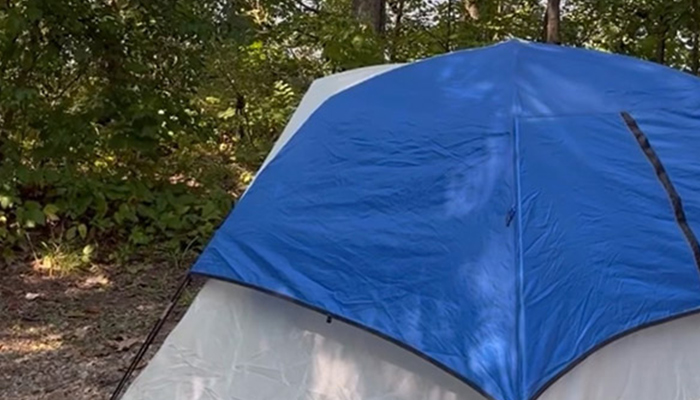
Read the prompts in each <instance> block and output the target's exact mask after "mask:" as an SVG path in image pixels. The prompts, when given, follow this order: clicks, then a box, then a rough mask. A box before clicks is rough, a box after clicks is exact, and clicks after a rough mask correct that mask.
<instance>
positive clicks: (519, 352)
mask: <svg viewBox="0 0 700 400" xmlns="http://www.w3.org/2000/svg"><path fill="white" fill-rule="evenodd" d="M519 50H520V46H518V47H516V49H515V52H514V57H513V73H512V77H513V104H512V109H511V111H512V119H513V128H512V129H513V147H514V149H513V150H514V156H515V157H514V164H515V165H514V172H515V212H516V225H515V227H516V232H515V248H516V266H517V276H516V285H515V290H516V293H515V301H516V315H515V318H516V322H515V333H516V335H517V338H516V374H517V376H516V379H517V383H516V390H518V393H517V396H518V400H523V399H525V398H526V397H527V396H526V393H525V392H526V389H525V372H524V369H525V357H524V351H523V348H524V345H525V338H524V329H523V323H524V309H523V308H524V307H523V303H522V301H523V251H522V248H523V239H522V238H523V219H522V193H521V181H520V131H519V125H518V116H519V114H520V112H521V106H520V102H519V96H518V53H519Z"/></svg>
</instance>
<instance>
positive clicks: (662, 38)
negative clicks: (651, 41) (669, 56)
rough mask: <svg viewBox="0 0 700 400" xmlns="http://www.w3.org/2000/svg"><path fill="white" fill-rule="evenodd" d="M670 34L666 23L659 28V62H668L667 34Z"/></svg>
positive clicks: (657, 52) (657, 54)
mask: <svg viewBox="0 0 700 400" xmlns="http://www.w3.org/2000/svg"><path fill="white" fill-rule="evenodd" d="M667 35H668V28H667V27H666V25H665V23H664V24H663V25H662V27H661V29H659V34H658V36H659V39H658V42H656V56H655V58H656V62H657V63H659V64H666V36H667Z"/></svg>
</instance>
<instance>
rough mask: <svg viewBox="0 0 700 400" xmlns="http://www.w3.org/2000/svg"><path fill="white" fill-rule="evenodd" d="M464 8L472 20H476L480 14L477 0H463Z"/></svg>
mask: <svg viewBox="0 0 700 400" xmlns="http://www.w3.org/2000/svg"><path fill="white" fill-rule="evenodd" d="M464 9H465V10H466V11H467V14H468V15H469V17H470V18H471V19H473V20H474V21H477V20H478V19H479V17H480V16H481V15H480V13H479V2H478V1H477V0H464Z"/></svg>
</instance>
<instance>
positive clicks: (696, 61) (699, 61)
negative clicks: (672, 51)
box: [690, 0, 700, 75]
mask: <svg viewBox="0 0 700 400" xmlns="http://www.w3.org/2000/svg"><path fill="white" fill-rule="evenodd" d="M690 12H691V13H692V18H691V24H692V26H691V31H692V36H691V40H692V44H693V47H692V49H691V50H690V70H691V71H692V73H693V75H697V74H698V70H700V51H699V49H698V46H699V44H698V35H699V34H700V32H698V31H699V30H700V24H699V23H698V0H691V2H690Z"/></svg>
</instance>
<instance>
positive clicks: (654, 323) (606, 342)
mask: <svg viewBox="0 0 700 400" xmlns="http://www.w3.org/2000/svg"><path fill="white" fill-rule="evenodd" d="M697 314H700V308H698V309H694V310H690V311H686V312H683V313H680V314H675V315H671V316H668V317H666V318H661V319H659V320H656V321H651V322H647V323H646V324H643V325H639V326H637V327H634V328H631V329H628V330H626V331H623V332H620V333H618V334H617V335H614V336H611V337H610V338H608V339H606V340H604V341H602V342H600V343H598V344H597V345H595V346H593V347H591V349H590V350H588V351H587V352H585V353H583V354H582V355H580V356H579V357H578V358H576V359H575V360H573V361H571V362H570V363H569V364H568V365H567V366H566V368H564V369H563V370H561V371H560V372H558V373H557V374H556V375H555V376H554V377H553V378H552V379H550V380H548V381H547V382H546V383H545V384H544V385H543V386H542V387H541V388H540V389H539V390H538V391H537V392H535V394H533V395H532V396H530V398H529V400H537V399H538V398H539V397H540V396H542V395H543V394H544V392H546V391H547V390H548V389H549V388H550V387H552V385H554V384H555V383H557V381H559V379H561V378H563V377H564V376H565V375H566V374H568V373H569V372H571V371H572V370H573V369H574V368H576V367H577V366H578V365H579V364H581V363H582V362H584V361H585V360H586V359H587V358H588V357H590V356H592V355H593V354H594V353H596V352H598V351H599V350H601V349H602V348H604V347H605V346H607V345H609V344H611V343H613V342H617V341H618V340H620V339H624V338H626V337H627V336H630V335H632V334H634V333H637V332H639V331H643V330H645V329H647V328H652V327H654V326H658V325H663V324H665V323H668V322H672V321H675V320H678V319H683V318H685V317H690V316H692V315H697Z"/></svg>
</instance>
